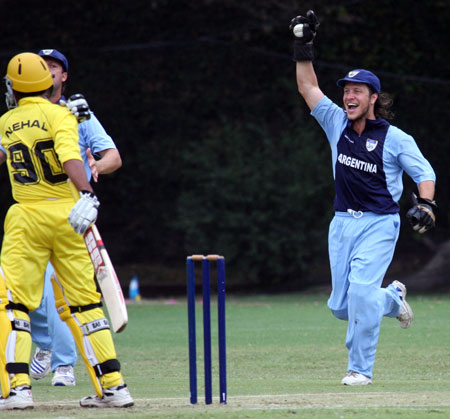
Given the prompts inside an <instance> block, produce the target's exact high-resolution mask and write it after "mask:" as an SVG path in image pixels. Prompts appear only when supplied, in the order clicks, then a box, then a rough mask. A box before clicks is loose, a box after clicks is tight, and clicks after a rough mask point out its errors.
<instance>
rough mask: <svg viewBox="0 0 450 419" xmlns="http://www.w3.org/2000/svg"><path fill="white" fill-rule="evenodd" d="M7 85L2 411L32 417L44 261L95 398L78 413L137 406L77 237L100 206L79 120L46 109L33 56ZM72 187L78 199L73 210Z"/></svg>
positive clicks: (44, 77) (0, 288)
mask: <svg viewBox="0 0 450 419" xmlns="http://www.w3.org/2000/svg"><path fill="white" fill-rule="evenodd" d="M5 82H6V90H7V92H6V98H7V105H8V109H9V111H8V112H6V113H5V114H4V115H3V116H2V117H1V118H0V136H1V145H2V146H3V147H4V149H5V150H6V154H7V167H8V173H9V178H10V182H11V187H12V195H13V198H14V200H15V201H16V203H15V204H13V205H12V206H11V207H10V208H9V210H8V213H7V215H6V218H5V225H4V230H5V233H4V238H3V244H2V250H1V272H0V274H1V278H0V382H1V386H2V397H1V398H0V410H9V409H27V408H32V407H33V398H32V393H31V386H30V376H29V360H30V352H31V346H32V342H31V334H30V318H29V314H28V313H29V312H30V311H33V310H35V309H36V308H37V307H38V306H39V304H40V301H41V296H42V291H43V285H44V272H45V269H46V266H47V263H48V262H49V261H50V262H51V263H52V265H53V267H54V268H55V271H56V276H57V281H58V282H54V284H53V286H54V288H55V297H56V296H57V297H56V299H57V307H58V312H59V313H60V316H61V318H62V319H63V320H64V321H66V322H67V324H68V326H69V327H70V329H71V331H72V334H73V335H74V339H75V341H76V343H77V346H78V349H79V351H80V353H81V354H82V356H83V359H84V361H85V364H86V367H87V369H88V372H89V376H90V378H91V379H92V382H93V385H94V388H95V391H96V395H94V396H88V397H84V398H82V399H81V401H80V405H81V406H82V407H130V406H133V404H134V402H133V399H132V398H131V396H130V394H129V391H128V389H127V386H126V384H125V382H124V379H123V376H122V374H121V372H120V363H119V361H118V360H117V356H116V351H115V348H114V343H113V339H112V335H111V331H110V329H109V323H108V320H107V319H106V318H105V314H104V312H103V310H102V308H101V295H100V294H99V293H98V292H97V288H96V284H95V282H94V271H93V267H92V263H91V260H90V258H89V255H88V252H87V250H86V246H85V244H84V241H83V237H82V234H83V233H84V232H85V231H86V229H87V228H88V227H89V226H90V225H91V224H92V223H93V222H94V221H95V220H96V218H97V213H98V210H97V209H98V207H99V205H100V203H99V201H98V199H97V197H96V196H95V194H94V192H93V190H92V187H91V185H90V183H89V182H88V180H87V177H86V173H85V170H84V166H83V162H82V159H81V156H80V149H79V146H78V126H77V120H76V118H75V116H74V115H72V113H71V112H70V111H69V110H68V109H67V107H65V106H60V105H56V104H52V103H51V102H50V101H49V97H50V94H51V91H52V87H53V79H52V76H51V73H50V71H49V69H48V66H47V64H46V62H45V60H44V59H43V58H42V57H40V56H39V55H37V54H33V53H28V52H27V53H21V54H18V55H16V56H14V57H13V58H12V59H11V60H10V62H9V64H8V68H7V73H6V77H5ZM68 178H69V179H70V181H71V182H73V184H74V185H75V186H76V187H77V188H78V190H79V191H80V196H81V197H80V199H79V200H78V201H77V202H76V203H75V205H74V199H73V197H72V194H71V191H70V188H69V185H68V183H67V180H68Z"/></svg>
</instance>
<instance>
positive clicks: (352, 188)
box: [311, 96, 436, 214]
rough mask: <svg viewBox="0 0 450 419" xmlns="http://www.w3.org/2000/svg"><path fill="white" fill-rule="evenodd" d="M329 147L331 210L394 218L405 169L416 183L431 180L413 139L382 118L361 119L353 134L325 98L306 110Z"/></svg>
mask: <svg viewBox="0 0 450 419" xmlns="http://www.w3.org/2000/svg"><path fill="white" fill-rule="evenodd" d="M311 115H312V116H314V117H315V118H316V119H317V121H318V122H319V124H320V125H321V127H322V128H323V129H324V131H325V133H326V135H327V138H328V141H329V142H330V146H331V154H332V163H333V175H334V179H335V187H336V196H335V199H334V209H335V211H338V212H345V211H347V210H353V211H362V212H373V213H376V214H395V213H397V212H398V211H399V205H398V201H399V199H400V197H401V194H402V191H403V182H402V176H403V171H406V173H408V175H409V176H411V178H412V179H413V180H414V182H415V183H416V184H419V183H421V182H423V181H426V180H432V181H433V182H435V181H436V176H435V174H434V171H433V169H432V167H431V165H430V163H429V162H428V161H427V160H426V159H425V157H424V156H423V155H422V153H421V152H420V150H419V148H418V147H417V144H416V142H415V141H414V139H413V138H412V137H411V136H410V135H408V134H406V133H405V132H403V131H402V130H400V129H399V128H397V127H394V126H393V125H390V124H389V123H388V122H386V121H385V120H384V119H382V118H378V119H376V120H367V121H366V128H365V130H364V132H363V133H362V134H361V136H359V135H358V134H357V133H356V132H355V131H354V130H353V128H352V124H351V122H350V121H349V120H348V118H347V114H346V113H345V111H344V110H343V109H342V108H341V107H339V106H338V105H336V104H335V103H333V102H332V101H331V100H330V99H329V98H327V97H326V96H325V97H323V98H322V99H321V100H320V102H319V103H318V104H317V105H316V107H315V108H314V109H313V110H312V112H311Z"/></svg>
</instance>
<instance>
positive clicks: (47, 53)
mask: <svg viewBox="0 0 450 419" xmlns="http://www.w3.org/2000/svg"><path fill="white" fill-rule="evenodd" d="M38 55H40V56H41V57H44V58H45V57H50V58H53V59H55V60H58V61H59V62H60V63H61V64H62V68H63V70H64V71H65V72H66V73H67V72H68V71H69V62H68V61H67V58H66V57H65V56H64V54H61V53H60V52H59V51H57V50H56V49H41V50H40V51H39V52H38Z"/></svg>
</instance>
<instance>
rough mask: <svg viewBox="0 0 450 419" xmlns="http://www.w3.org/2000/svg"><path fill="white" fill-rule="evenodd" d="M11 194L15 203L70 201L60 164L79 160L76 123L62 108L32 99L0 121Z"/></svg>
mask: <svg viewBox="0 0 450 419" xmlns="http://www.w3.org/2000/svg"><path fill="white" fill-rule="evenodd" d="M0 137H1V145H2V146H3V147H4V148H5V149H6V152H7V164H8V172H9V178H10V181H11V187H12V194H13V197H14V199H15V200H16V201H17V202H20V203H24V202H32V201H40V200H43V199H49V198H50V199H51V198H70V197H71V196H72V195H71V192H70V189H69V186H68V184H67V174H66V173H65V171H64V168H63V164H64V163H65V162H66V161H68V160H82V159H81V155H80V148H79V146H78V123H77V120H76V118H75V116H74V115H72V113H71V112H70V111H69V110H68V109H67V108H66V107H65V106H60V105H55V104H52V103H51V102H49V101H48V100H46V99H44V98H42V97H38V96H33V97H25V98H22V99H21V100H20V101H19V104H18V107H17V108H14V109H12V110H10V111H8V112H7V113H5V114H4V115H3V116H2V117H1V118H0Z"/></svg>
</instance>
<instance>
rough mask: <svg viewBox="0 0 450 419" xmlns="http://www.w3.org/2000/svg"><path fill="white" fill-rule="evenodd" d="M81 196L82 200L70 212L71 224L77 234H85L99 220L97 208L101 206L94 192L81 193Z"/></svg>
mask: <svg viewBox="0 0 450 419" xmlns="http://www.w3.org/2000/svg"><path fill="white" fill-rule="evenodd" d="M80 195H81V198H80V199H79V200H78V201H77V203H76V204H75V205H74V207H73V208H72V211H70V214H69V224H70V225H71V226H72V227H73V229H74V231H75V233H78V234H84V233H85V231H86V230H87V229H88V228H89V226H90V225H91V224H92V223H94V222H95V220H96V219H97V214H98V210H97V208H98V207H99V206H100V202H99V201H98V199H97V197H96V196H95V195H94V194H93V193H92V192H89V191H81V193H80Z"/></svg>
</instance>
